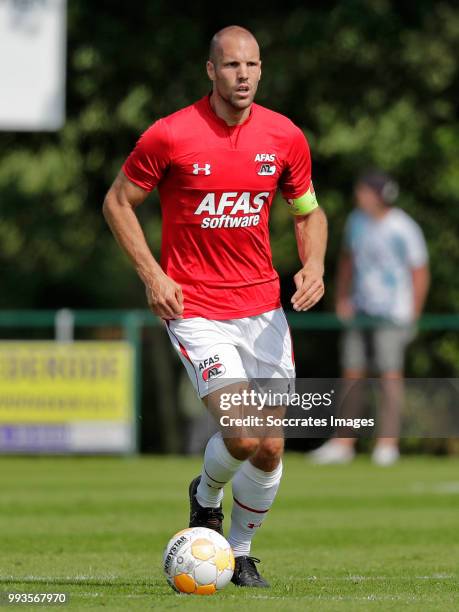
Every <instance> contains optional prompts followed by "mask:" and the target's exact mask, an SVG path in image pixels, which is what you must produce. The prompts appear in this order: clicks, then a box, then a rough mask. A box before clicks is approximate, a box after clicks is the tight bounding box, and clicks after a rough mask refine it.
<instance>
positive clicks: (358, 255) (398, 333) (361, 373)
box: [311, 170, 429, 466]
mask: <svg viewBox="0 0 459 612" xmlns="http://www.w3.org/2000/svg"><path fill="white" fill-rule="evenodd" d="M398 192H399V188H398V185H397V183H396V182H395V181H394V180H393V179H392V178H391V177H390V176H388V175H387V174H386V173H384V172H382V171H380V170H372V171H368V172H366V173H364V174H362V175H361V176H360V177H359V178H358V179H357V181H356V184H355V201H356V208H355V210H354V211H353V212H352V213H351V214H350V215H349V217H348V219H347V222H346V226H345V236H344V244H343V248H342V251H341V255H340V259H339V265H338V278H337V293H336V313H337V315H338V317H339V318H340V319H341V320H342V321H345V322H346V323H347V324H348V325H347V328H346V330H345V332H344V334H343V337H342V346H341V360H342V370H343V374H342V375H343V377H344V379H347V380H358V379H362V378H364V377H365V376H367V375H369V374H370V375H378V376H380V377H381V390H382V400H381V402H382V403H381V406H380V419H379V434H378V435H379V437H378V439H377V440H376V444H375V447H374V450H373V454H372V459H373V461H374V463H376V464H378V465H383V466H387V465H391V464H393V463H394V462H396V461H397V459H398V458H399V448H398V433H399V421H400V407H401V401H402V397H403V368H404V357H405V351H406V348H407V345H408V344H409V342H410V341H411V340H412V339H413V338H414V335H415V323H416V320H417V319H418V317H419V316H420V315H421V312H422V309H423V307H424V303H425V299H426V296H427V292H428V288H429V267H428V254H427V248H426V243H425V239H424V236H423V233H422V230H421V228H420V227H419V225H418V224H417V223H416V222H415V221H414V220H413V219H412V218H411V217H410V216H409V215H408V214H407V213H405V212H404V211H403V210H401V209H400V208H397V207H395V206H393V205H394V203H395V201H396V199H397V197H398ZM358 315H365V316H367V317H369V322H370V324H371V326H370V327H367V328H362V327H358V326H353V325H352V320H353V319H354V317H356V316H358ZM386 436H387V437H386ZM388 436H390V437H388ZM355 443H356V439H355V438H353V437H334V438H332V439H330V440H328V441H327V442H326V443H325V444H324V445H323V446H321V447H320V448H319V449H317V450H315V451H313V453H311V458H312V460H313V461H314V462H315V463H319V464H327V463H347V462H349V461H351V460H352V459H353V458H354V455H355Z"/></svg>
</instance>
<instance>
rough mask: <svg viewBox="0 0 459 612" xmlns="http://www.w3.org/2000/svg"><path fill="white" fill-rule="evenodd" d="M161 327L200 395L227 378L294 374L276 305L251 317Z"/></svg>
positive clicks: (198, 319)
mask: <svg viewBox="0 0 459 612" xmlns="http://www.w3.org/2000/svg"><path fill="white" fill-rule="evenodd" d="M167 331H168V333H169V337H170V339H171V341H172V344H173V346H174V348H175V349H176V351H177V353H178V354H179V356H180V358H181V360H182V362H183V363H184V365H185V368H186V370H187V372H188V375H189V377H190V379H191V382H192V383H193V386H194V388H195V389H196V391H197V393H198V394H199V396H200V397H205V396H206V395H208V394H209V393H211V392H212V391H216V390H217V389H221V388H223V387H225V386H226V385H228V384H229V382H228V379H231V382H234V381H244V380H252V379H272V378H284V379H289V380H291V379H293V378H295V362H294V358H293V348H292V338H291V335H290V329H289V326H288V323H287V319H286V317H285V314H284V311H283V310H282V308H277V309H276V310H271V311H269V312H264V313H263V314H260V315H256V316H254V317H245V318H243V319H226V320H224V321H215V320H210V319H204V318H202V317H193V318H190V319H178V320H173V321H168V322H167Z"/></svg>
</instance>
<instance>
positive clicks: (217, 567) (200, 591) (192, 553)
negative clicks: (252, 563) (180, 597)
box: [163, 527, 234, 595]
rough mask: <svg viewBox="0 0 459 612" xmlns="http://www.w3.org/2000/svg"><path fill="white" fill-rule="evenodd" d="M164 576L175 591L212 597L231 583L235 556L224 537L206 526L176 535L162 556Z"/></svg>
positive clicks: (185, 530)
mask: <svg viewBox="0 0 459 612" xmlns="http://www.w3.org/2000/svg"><path fill="white" fill-rule="evenodd" d="M163 564H164V573H165V574H166V578H167V582H168V583H169V584H170V585H171V587H172V588H173V589H174V591H177V592H178V593H188V594H193V595H213V594H214V593H215V592H216V591H218V590H221V589H223V588H224V587H225V586H226V585H227V584H228V582H229V581H230V580H231V577H232V575H233V571H234V555H233V551H232V550H231V546H230V545H229V543H228V542H227V541H226V540H225V538H224V537H223V536H222V535H220V534H219V533H217V532H216V531H213V530H212V529H207V528H206V527H190V528H189V529H183V530H182V531H179V532H178V533H176V534H175V535H174V536H172V538H171V539H170V540H169V542H168V543H167V546H166V549H165V551H164V555H163Z"/></svg>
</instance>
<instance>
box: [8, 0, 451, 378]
mask: <svg viewBox="0 0 459 612" xmlns="http://www.w3.org/2000/svg"><path fill="white" fill-rule="evenodd" d="M68 22H69V40H68V86H67V89H68V91H67V112H68V118H67V122H66V125H65V127H64V128H63V129H62V130H61V131H59V132H58V133H55V134H52V133H50V134H43V133H41V134H20V133H3V134H0V207H1V215H0V245H1V246H0V266H1V279H2V280H1V284H2V291H1V292H0V307H2V308H25V307H28V308H46V307H48V308H53V307H60V306H64V305H65V306H70V307H105V308H109V307H132V306H135V307H138V306H144V292H143V288H142V286H141V285H140V283H139V282H138V280H137V279H136V277H135V275H134V273H133V272H132V270H131V268H130V266H129V264H128V262H127V260H126V259H125V258H124V256H123V255H122V254H121V252H120V251H119V249H118V247H117V245H116V244H115V241H114V240H113V239H112V237H111V235H110V233H109V231H108V229H107V227H106V225H105V223H104V221H103V218H102V215H101V204H102V201H103V197H104V194H105V192H106V190H107V188H108V187H109V185H110V184H111V181H112V180H113V178H114V177H115V175H116V173H117V172H118V170H119V168H120V166H121V164H122V162H123V160H124V158H125V156H126V155H127V154H128V153H129V151H130V149H131V148H132V147H133V145H134V144H135V141H136V139H137V137H138V135H139V134H140V132H142V131H143V130H144V129H145V128H146V127H147V126H148V125H149V124H150V123H152V122H153V121H154V120H155V119H157V118H158V117H160V116H163V115H166V114H169V113H171V112H173V111H174V110H176V109H178V108H180V107H182V106H184V105H187V104H189V103H191V102H193V101H194V100H196V99H198V98H199V97H201V96H202V95H203V94H204V93H206V92H207V91H208V89H209V84H208V82H207V77H206V75H205V70H204V62H205V59H206V55H207V46H208V41H209V39H210V37H211V35H212V34H213V33H214V32H215V31H216V30H218V29H219V28H221V27H223V26H225V25H228V24H230V23H240V24H241V25H245V26H246V27H248V28H250V29H251V30H253V32H254V33H255V34H256V36H257V37H258V39H259V42H260V45H261V48H262V57H263V62H264V63H263V79H262V81H261V86H260V90H259V96H258V98H257V101H258V102H259V103H261V104H264V105H266V106H269V107H271V108H273V109H275V110H278V111H280V112H282V113H284V114H286V115H288V116H289V117H291V118H292V119H293V120H294V121H295V122H296V123H297V124H298V125H299V126H300V127H301V128H302V129H303V130H304V131H305V133H306V134H307V136H308V139H309V141H310V145H311V150H312V154H313V163H314V183H315V187H316V191H317V193H318V196H319V199H320V202H321V204H322V206H323V207H324V209H325V210H326V212H327V214H328V217H329V223H330V246H329V250H328V255H327V283H328V293H327V296H326V298H325V300H324V303H323V305H322V306H321V307H322V308H324V309H326V310H329V309H331V308H332V306H333V277H334V271H335V265H336V259H337V253H338V249H339V244H340V241H341V234H342V229H343V224H344V219H345V217H346V215H347V214H348V213H349V211H350V209H351V207H352V182H353V179H354V176H355V174H356V173H357V172H359V171H360V170H361V169H362V168H363V167H367V166H370V165H380V166H382V167H383V168H384V169H386V170H388V171H390V172H392V173H393V174H394V175H395V176H396V178H397V179H398V180H399V182H400V184H401V186H402V193H401V198H400V205H401V206H402V207H403V208H405V209H406V210H407V211H408V212H409V213H410V214H412V215H413V216H414V218H415V219H417V220H418V221H419V223H420V224H421V225H422V227H423V229H424V231H425V234H426V237H427V240H428V243H429V250H430V254H431V261H432V274H433V286H432V290H431V293H430V296H429V302H428V310H429V311H432V312H452V311H455V310H456V307H457V304H458V303H459V275H458V273H457V270H458V267H459V233H458V231H457V230H458V228H459V223H458V221H459V206H458V204H459V201H458V200H459V120H458V111H457V100H459V77H458V65H459V6H458V5H457V3H456V2H452V1H451V2H443V1H434V0H429V1H427V0H420V1H418V2H410V1H408V0H407V1H397V2H396V1H395V0H394V1H392V2H391V1H389V0H346V1H341V2H327V1H322V2H307V3H305V2H292V1H289V0H285V1H284V2H282V4H280V3H277V5H276V4H269V3H268V4H264V5H263V6H261V5H260V4H259V3H251V2H244V3H240V4H238V3H232V4H231V5H230V6H228V7H227V6H225V7H223V6H222V7H218V6H217V5H215V3H210V2H201V3H197V4H196V6H194V3H187V2H175V3H173V4H171V3H170V2H166V1H165V0H148V1H147V0H143V1H142V0H141V1H139V2H136V4H135V9H134V8H133V5H132V4H130V3H126V2H122V1H121V0H112V1H111V2H96V3H95V2H90V1H89V0H78V1H77V2H69V15H68ZM139 216H140V217H141V221H142V224H143V226H144V228H145V231H146V234H147V236H148V240H149V241H150V244H151V246H152V249H153V251H154V252H155V253H158V250H159V245H160V215H159V207H158V199H157V196H156V194H153V195H152V196H151V197H150V198H149V199H148V201H147V203H145V204H144V206H143V207H141V208H140V210H139ZM271 228H272V244H273V251H274V258H275V263H276V265H277V267H278V269H279V271H280V272H281V274H282V275H284V276H285V277H287V276H288V277H290V276H291V274H292V273H293V272H295V271H296V268H297V267H298V261H297V254H296V247H295V242H294V238H293V231H292V224H291V218H290V217H289V214H288V213H287V211H286V209H285V207H283V205H282V204H281V203H280V202H276V203H275V206H274V210H273V215H272V221H271ZM115 279H116V281H115V282H114V280H115ZM422 350H423V351H424V352H431V353H432V357H425V356H423V357H417V358H416V359H413V369H414V371H415V372H418V373H419V374H421V373H423V374H424V373H425V372H428V371H430V372H432V371H433V370H435V371H438V372H448V373H452V372H455V373H457V372H458V371H459V365H458V364H459V359H458V356H459V340H458V338H457V335H456V334H449V335H447V336H446V335H445V336H444V337H443V338H441V339H439V340H437V341H436V342H435V343H433V344H432V345H427V344H426V343H424V344H423V345H422ZM432 368H433V370H432Z"/></svg>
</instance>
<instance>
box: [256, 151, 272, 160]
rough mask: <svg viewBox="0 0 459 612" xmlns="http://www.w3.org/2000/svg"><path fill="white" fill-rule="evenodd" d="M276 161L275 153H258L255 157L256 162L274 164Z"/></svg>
mask: <svg viewBox="0 0 459 612" xmlns="http://www.w3.org/2000/svg"><path fill="white" fill-rule="evenodd" d="M275 159H276V154H275V153H257V154H256V155H255V161H256V162H273V161H274V160H275Z"/></svg>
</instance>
